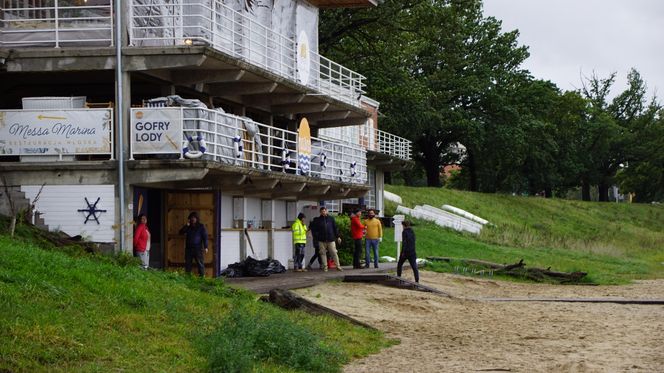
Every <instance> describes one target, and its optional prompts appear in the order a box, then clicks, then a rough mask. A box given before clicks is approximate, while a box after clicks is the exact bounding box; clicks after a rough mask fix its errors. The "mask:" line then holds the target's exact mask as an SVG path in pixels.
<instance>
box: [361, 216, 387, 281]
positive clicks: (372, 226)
mask: <svg viewBox="0 0 664 373" xmlns="http://www.w3.org/2000/svg"><path fill="white" fill-rule="evenodd" d="M368 217H369V218H368V219H367V220H365V221H364V225H366V227H367V236H366V249H365V254H366V255H365V256H366V262H365V265H364V268H369V263H371V255H370V253H369V251H370V250H371V249H372V250H371V251H373V255H374V268H378V243H379V242H380V241H382V240H383V224H381V222H380V219H378V218H376V210H374V209H370V210H369V213H368Z"/></svg>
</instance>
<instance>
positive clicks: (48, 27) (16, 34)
mask: <svg viewBox="0 0 664 373" xmlns="http://www.w3.org/2000/svg"><path fill="white" fill-rule="evenodd" d="M97 3H98V2H97ZM31 5H34V6H31ZM37 5H39V6H37ZM1 10H2V12H0V46H7V47H17V46H46V47H55V48H59V47H62V46H74V45H76V46H79V45H89V46H112V45H113V7H112V4H111V1H110V0H108V1H107V3H106V4H97V5H87V1H85V2H74V1H68V0H42V1H39V2H27V1H22V0H3V1H2V9H1Z"/></svg>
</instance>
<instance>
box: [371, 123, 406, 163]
mask: <svg viewBox="0 0 664 373" xmlns="http://www.w3.org/2000/svg"><path fill="white" fill-rule="evenodd" d="M360 145H362V146H363V147H364V148H366V149H367V150H370V151H374V152H379V153H384V154H389V155H391V156H393V157H396V158H400V159H403V160H407V161H409V160H411V159H412V155H413V143H412V141H410V140H408V139H406V138H403V137H400V136H397V135H393V134H391V133H389V132H385V131H382V130H379V129H377V128H373V127H372V126H369V125H365V126H362V127H360Z"/></svg>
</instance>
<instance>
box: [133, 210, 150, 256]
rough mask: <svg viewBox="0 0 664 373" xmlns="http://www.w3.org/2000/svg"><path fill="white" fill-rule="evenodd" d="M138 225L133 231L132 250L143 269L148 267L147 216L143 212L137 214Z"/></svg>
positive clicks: (148, 233) (148, 239)
mask: <svg viewBox="0 0 664 373" xmlns="http://www.w3.org/2000/svg"><path fill="white" fill-rule="evenodd" d="M137 220H138V226H137V227H136V231H134V251H136V256H138V257H139V258H140V259H141V263H142V266H143V269H148V267H150V230H149V229H148V218H147V217H145V214H140V215H138V218H137Z"/></svg>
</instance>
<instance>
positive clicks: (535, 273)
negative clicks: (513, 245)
mask: <svg viewBox="0 0 664 373" xmlns="http://www.w3.org/2000/svg"><path fill="white" fill-rule="evenodd" d="M427 259H428V260H431V261H444V262H448V263H449V262H452V261H460V262H463V263H466V264H469V265H477V266H483V267H488V268H490V269H493V270H494V271H495V273H497V274H503V275H508V276H514V277H525V278H527V279H529V280H532V281H538V282H541V281H553V282H559V283H571V282H578V281H580V280H581V279H582V278H583V277H585V276H586V275H587V273H586V272H557V271H551V267H549V268H547V269H543V268H537V267H528V268H526V263H524V262H523V259H521V260H519V262H517V263H513V264H498V263H492V262H488V261H485V260H480V259H466V258H448V257H437V256H429V257H427Z"/></svg>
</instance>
